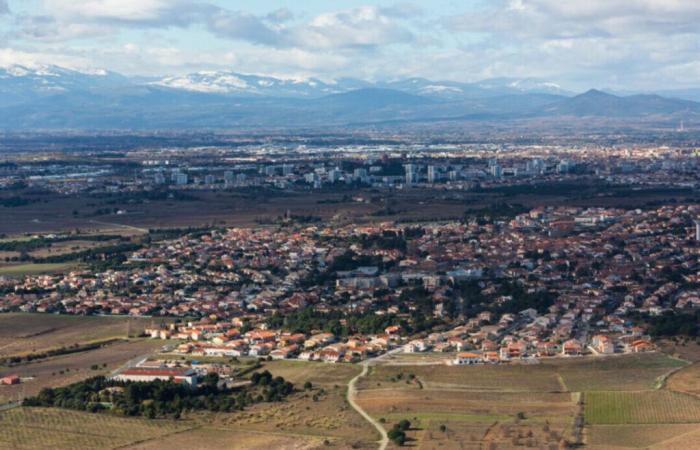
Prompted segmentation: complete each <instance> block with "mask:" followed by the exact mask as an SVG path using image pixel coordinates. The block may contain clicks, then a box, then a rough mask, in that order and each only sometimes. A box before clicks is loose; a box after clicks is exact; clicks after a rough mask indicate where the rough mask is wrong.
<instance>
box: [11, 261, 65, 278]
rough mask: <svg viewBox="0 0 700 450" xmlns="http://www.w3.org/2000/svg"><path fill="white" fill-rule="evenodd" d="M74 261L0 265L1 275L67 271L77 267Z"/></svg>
mask: <svg viewBox="0 0 700 450" xmlns="http://www.w3.org/2000/svg"><path fill="white" fill-rule="evenodd" d="M76 267H77V265H76V264H75V263H73V262H66V263H54V264H16V265H7V266H3V267H0V276H6V277H23V276H25V275H41V274H51V273H58V272H66V271H69V270H72V269H74V268H76Z"/></svg>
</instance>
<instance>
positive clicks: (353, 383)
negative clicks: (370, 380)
mask: <svg viewBox="0 0 700 450" xmlns="http://www.w3.org/2000/svg"><path fill="white" fill-rule="evenodd" d="M368 371H369V361H365V362H363V363H362V372H360V373H359V374H357V375H356V376H355V377H354V378H353V379H352V380H350V382H349V383H348V393H347V398H348V403H349V404H350V406H352V409H354V410H355V411H357V412H358V413H359V414H360V415H361V416H362V417H364V419H365V420H366V421H367V422H369V423H371V424H372V426H373V427H374V428H376V429H377V431H378V432H379V434H380V435H381V439H380V440H379V450H384V449H386V446H387V445H389V436H388V435H387V434H386V430H385V429H384V427H383V426H382V424H381V423H379V422H377V421H376V420H374V418H373V417H372V416H370V415H369V414H368V413H367V412H366V411H365V410H364V409H362V407H361V406H360V405H358V404H357V402H356V401H355V398H356V397H357V380H359V379H360V378H362V377H364V376H365V375H367V372H368Z"/></svg>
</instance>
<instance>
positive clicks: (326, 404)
mask: <svg viewBox="0 0 700 450" xmlns="http://www.w3.org/2000/svg"><path fill="white" fill-rule="evenodd" d="M263 369H266V370H269V371H270V372H272V374H273V375H275V376H282V377H284V378H285V379H287V380H289V381H292V382H293V383H295V386H296V387H297V389H299V390H300V391H301V390H302V389H303V388H302V387H303V384H304V383H305V382H306V381H310V382H311V383H312V384H313V388H312V390H311V391H301V392H299V393H296V394H294V395H293V396H292V397H290V398H289V399H288V401H285V402H282V403H262V404H257V405H255V406H252V407H250V408H248V409H246V410H245V411H242V412H240V413H235V414H201V415H198V420H201V421H204V422H205V423H207V424H210V425H212V426H216V427H217V428H224V429H235V430H246V431H253V432H258V433H267V432H272V433H277V434H286V435H303V436H306V437H311V438H321V441H323V440H326V439H327V440H329V441H330V442H332V443H333V448H350V447H352V448H374V447H375V444H374V441H376V440H377V439H378V438H379V437H378V436H377V435H376V432H375V431H374V430H373V428H372V427H371V425H370V424H368V423H367V422H366V421H365V420H364V419H363V418H362V417H361V416H360V415H359V414H357V413H356V412H355V411H354V410H353V409H352V408H350V406H349V405H348V404H347V402H346V400H345V392H346V387H347V383H348V381H349V380H350V379H351V378H352V377H354V376H355V375H356V374H357V373H358V372H359V371H360V368H359V367H358V366H354V365H347V364H321V363H314V362H301V361H270V362H266V363H264V367H263ZM314 395H316V396H317V400H316V401H315V400H314V399H313V397H314Z"/></svg>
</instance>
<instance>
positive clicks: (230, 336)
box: [0, 204, 700, 363]
mask: <svg viewBox="0 0 700 450" xmlns="http://www.w3.org/2000/svg"><path fill="white" fill-rule="evenodd" d="M698 216H700V209H699V208H698V207H697V206H695V205H681V204H678V205H670V206H663V207H658V208H650V209H645V210H641V209H638V210H623V209H618V208H581V207H546V208H535V209H532V210H530V211H527V212H525V213H522V214H518V215H515V216H513V217H512V218H509V219H501V220H499V219H490V220H484V219H483V218H475V219H473V220H465V221H447V222H435V223H423V224H397V223H379V224H367V225H365V224H363V225H358V224H351V225H345V226H341V227H330V226H323V225H319V226H306V225H289V226H284V227H267V228H265V227H261V228H249V229H243V228H232V229H227V230H216V229H213V230H210V231H207V232H198V233H191V234H187V235H184V236H182V237H179V238H174V239H168V240H164V241H160V242H154V243H151V244H147V245H144V246H143V247H142V248H141V249H139V250H136V251H133V252H130V253H129V254H128V255H127V256H128V259H127V262H126V263H125V264H124V265H123V268H120V269H112V270H106V271H103V272H96V273H95V272H91V271H74V272H70V273H66V274H63V275H30V276H26V277H24V278H23V279H22V280H19V281H18V280H16V279H10V278H0V289H1V290H2V292H3V295H2V296H0V310H2V311H36V312H52V313H66V314H121V315H132V316H176V317H184V318H192V317H195V318H201V319H202V321H195V322H193V323H191V324H187V325H178V326H175V327H173V328H171V329H152V330H148V333H149V334H150V335H152V336H153V337H159V338H175V339H182V340H183V341H184V342H185V343H183V344H182V345H181V346H180V347H178V351H180V352H183V353H191V354H195V355H218V356H239V355H240V356H243V355H245V356H254V357H268V356H269V357H272V358H301V359H307V360H323V361H352V360H356V359H362V358H365V357H371V356H373V355H377V354H380V353H383V352H385V351H387V350H388V349H389V348H393V347H397V346H402V348H404V350H405V351H407V352H417V351H426V350H428V349H430V350H433V351H453V352H460V354H462V355H463V356H464V358H463V359H464V362H473V360H474V358H475V356H474V355H479V358H481V360H485V361H507V360H512V359H519V358H530V357H544V356H558V355H577V354H581V353H595V354H609V353H619V352H639V351H647V350H649V349H651V348H653V344H652V343H651V341H650V339H649V337H648V336H647V334H648V332H647V330H646V329H645V327H646V325H645V321H644V318H645V317H655V316H660V315H662V314H664V313H666V312H673V311H675V312H679V311H680V312H682V311H694V310H695V309H696V308H697V307H698V306H700V290H699V289H698V288H697V285H698V281H699V280H700V260H699V257H700V253H699V251H698V249H699V248H700V243H698V240H697V233H698V230H697V227H698V225H696V221H695V220H696V218H697V217H698ZM304 311H313V313H314V314H316V315H319V316H318V317H316V319H319V320H321V319H323V320H325V322H322V323H321V322H317V323H315V324H311V325H309V327H304V326H302V325H300V324H299V323H296V324H294V323H293V324H291V325H289V326H287V325H284V324H282V323H280V324H279V326H274V327H272V326H270V325H269V324H270V323H275V322H274V319H275V318H276V317H283V318H286V317H292V316H294V315H295V314H298V313H301V312H304ZM377 318H378V319H381V320H376V321H375V320H374V319H377ZM351 319H352V320H351ZM360 320H365V321H364V322H362V325H358V323H359V321H360ZM319 324H320V325H319ZM437 325H440V326H441V327H442V328H443V329H444V328H445V326H446V328H447V329H448V330H449V331H447V332H441V333H431V330H432V328H433V327H434V326H437ZM314 327H316V328H314ZM394 327H395V328H394ZM273 328H276V329H273ZM277 328H278V329H277ZM399 336H400V337H399ZM465 355H467V356H465ZM460 363H463V362H460Z"/></svg>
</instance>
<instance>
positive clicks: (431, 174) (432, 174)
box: [428, 166, 440, 183]
mask: <svg viewBox="0 0 700 450" xmlns="http://www.w3.org/2000/svg"><path fill="white" fill-rule="evenodd" d="M439 176H440V174H439V172H438V169H437V167H435V166H428V183H435V182H436V181H437V180H438V178H439Z"/></svg>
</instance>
